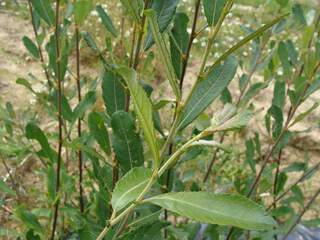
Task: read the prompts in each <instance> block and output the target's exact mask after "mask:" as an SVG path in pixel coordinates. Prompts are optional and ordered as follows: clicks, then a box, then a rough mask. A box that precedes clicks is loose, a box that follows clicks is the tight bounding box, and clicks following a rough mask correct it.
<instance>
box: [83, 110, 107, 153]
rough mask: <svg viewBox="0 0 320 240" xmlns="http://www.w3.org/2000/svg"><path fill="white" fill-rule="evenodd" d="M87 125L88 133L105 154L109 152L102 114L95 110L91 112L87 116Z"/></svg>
mask: <svg viewBox="0 0 320 240" xmlns="http://www.w3.org/2000/svg"><path fill="white" fill-rule="evenodd" d="M88 127H89V129H90V133H91V134H92V136H93V137H94V139H95V140H96V141H97V143H98V144H99V146H100V147H101V149H102V150H103V151H104V152H105V153H106V154H107V155H110V154H111V149H110V141H109V134H108V131H107V129H106V127H105V125H104V120H103V118H102V116H101V115H100V114H99V113H97V112H91V113H90V114H89V116H88Z"/></svg>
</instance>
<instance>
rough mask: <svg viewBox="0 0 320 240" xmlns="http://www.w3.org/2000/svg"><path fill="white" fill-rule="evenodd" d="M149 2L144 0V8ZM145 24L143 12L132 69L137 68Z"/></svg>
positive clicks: (146, 7)
mask: <svg viewBox="0 0 320 240" xmlns="http://www.w3.org/2000/svg"><path fill="white" fill-rule="evenodd" d="M149 2H150V0H144V9H143V10H146V9H148V7H149ZM145 24H146V15H145V14H144V13H143V14H142V20H141V25H140V29H139V36H138V42H137V47H136V52H135V57H134V62H133V69H135V70H136V69H137V68H138V65H139V60H140V51H141V46H142V38H143V35H144V26H145Z"/></svg>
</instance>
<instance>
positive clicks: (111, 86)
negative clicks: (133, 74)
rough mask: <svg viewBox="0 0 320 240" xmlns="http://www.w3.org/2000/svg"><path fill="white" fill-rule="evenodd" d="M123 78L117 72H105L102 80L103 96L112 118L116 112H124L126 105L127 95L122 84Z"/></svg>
mask: <svg viewBox="0 0 320 240" xmlns="http://www.w3.org/2000/svg"><path fill="white" fill-rule="evenodd" d="M120 81H121V76H119V75H117V74H116V73H115V72H111V71H105V72H104V73H103V79H102V96H103V100H104V103H105V106H106V109H107V113H108V114H109V115H110V116H111V115H112V114H113V113H114V112H116V111H120V110H124V109H125V105H126V94H125V89H124V87H123V85H122V84H121V82H120Z"/></svg>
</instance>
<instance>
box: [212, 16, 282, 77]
mask: <svg viewBox="0 0 320 240" xmlns="http://www.w3.org/2000/svg"><path fill="white" fill-rule="evenodd" d="M286 16H288V14H284V15H282V16H280V17H278V18H276V19H274V20H272V21H271V22H269V23H266V24H265V25H263V26H262V27H261V28H258V29H257V30H256V31H254V32H253V33H251V34H249V35H248V36H247V37H245V38H244V39H242V40H241V41H239V42H237V43H236V44H235V45H233V46H232V47H231V48H229V49H228V50H227V51H226V52H225V53H223V54H222V55H221V56H220V57H219V58H218V59H217V60H216V61H215V62H214V64H213V65H212V66H211V67H209V69H208V70H207V71H206V72H207V74H208V75H210V73H211V72H212V71H213V69H214V68H215V67H216V66H217V65H219V64H220V63H221V62H222V61H224V60H225V59H226V58H227V57H228V56H230V55H231V54H232V53H234V52H235V51H237V50H238V49H239V48H241V47H242V46H244V45H245V44H247V43H248V42H250V41H251V40H253V39H256V38H258V37H259V36H261V35H262V34H263V33H264V32H265V31H267V30H268V29H269V28H271V27H272V26H274V25H276V24H277V23H279V22H280V21H281V20H282V19H284V18H285V17H286Z"/></svg>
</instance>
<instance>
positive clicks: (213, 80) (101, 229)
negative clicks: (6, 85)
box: [0, 0, 320, 240]
mask: <svg viewBox="0 0 320 240" xmlns="http://www.w3.org/2000/svg"><path fill="white" fill-rule="evenodd" d="M110 2H112V1H110ZM256 4H257V3H256ZM261 4H263V3H261ZM28 6H29V7H30V13H31V16H30V17H31V19H32V21H31V22H32V24H33V27H34V31H35V32H34V33H35V40H32V39H31V38H30V37H27V36H25V37H23V39H22V42H23V44H24V46H25V47H26V49H27V51H28V52H29V53H30V56H32V57H33V59H34V60H35V61H39V64H40V65H41V66H42V67H43V71H44V73H45V76H35V77H38V80H39V79H41V80H42V78H43V77H45V78H46V81H45V83H44V81H41V82H42V83H43V84H44V85H45V88H43V89H44V90H42V91H37V90H35V89H34V86H33V85H32V84H31V82H30V81H29V80H30V79H28V77H25V78H18V79H17V84H20V85H22V86H24V87H25V88H26V89H27V90H28V91H29V92H30V94H32V96H33V97H34V98H35V99H36V102H37V104H39V105H40V106H41V110H40V112H39V114H32V113H35V112H36V110H35V109H33V108H32V107H30V109H27V110H26V112H30V113H29V114H24V113H20V112H19V113H18V111H19V110H16V109H17V107H16V106H12V104H10V103H9V102H8V103H6V104H2V102H1V105H0V106H1V108H0V122H1V124H2V125H3V126H2V125H1V126H0V136H1V140H0V158H1V159H3V163H4V166H6V165H7V160H8V159H10V160H11V159H15V160H16V161H17V162H19V161H21V159H23V158H27V157H29V156H32V157H34V158H36V159H37V160H39V165H37V167H36V170H35V172H37V173H38V174H39V176H41V179H43V180H44V182H46V183H47V184H46V191H43V190H42V191H39V190H37V191H36V196H33V197H34V202H33V203H32V204H31V205H27V204H23V198H21V194H22V193H21V192H20V190H19V188H18V186H17V183H16V182H15V179H14V177H13V176H12V175H10V171H9V176H10V177H9V178H6V179H4V180H1V179H0V189H1V199H0V200H1V201H0V204H6V199H7V198H13V199H14V200H16V201H15V203H14V204H15V205H14V209H15V210H14V216H15V218H16V219H17V220H19V223H21V224H20V228H21V229H23V231H21V233H16V232H13V231H12V235H15V236H16V235H18V236H17V237H21V238H23V239H52V240H53V239H88V240H90V239H98V240H102V239H195V235H197V234H202V236H201V237H202V238H203V239H225V238H226V239H229V240H230V239H243V238H244V236H248V238H250V239H270V238H268V237H270V236H271V238H273V237H274V236H275V235H277V234H280V235H284V236H287V235H288V234H289V233H290V231H292V229H293V227H294V226H295V225H296V224H298V223H299V221H300V220H301V217H302V216H303V214H304V213H305V211H306V210H307V209H308V208H310V206H311V205H312V203H313V202H314V201H315V199H316V198H317V197H318V195H319V194H320V192H319V191H315V195H314V196H313V197H312V198H310V199H306V198H305V195H304V193H303V191H302V189H301V188H300V186H299V184H301V183H303V182H304V181H307V180H310V179H312V176H313V175H314V174H315V172H317V170H318V168H319V164H316V165H312V164H311V163H310V162H309V161H308V160H306V161H305V162H301V161H299V162H294V163H290V164H289V165H288V166H286V167H283V166H284V163H283V159H282V158H283V156H282V154H283V152H284V151H285V149H286V147H287V145H289V144H290V141H291V140H292V139H293V138H294V137H296V136H298V135H299V131H296V130H294V129H293V127H294V126H296V125H298V124H299V123H301V122H303V121H305V120H306V119H307V118H308V116H310V114H312V113H313V112H314V111H316V109H317V107H318V105H319V103H318V102H314V103H312V104H311V105H310V106H308V107H307V108H305V109H304V110H301V111H300V109H302V108H301V105H302V104H305V103H306V102H308V101H310V99H311V98H310V96H312V94H314V93H315V92H316V91H317V90H318V89H319V88H320V75H319V69H320V40H319V34H320V33H319V25H320V24H319V22H320V16H319V11H318V12H316V13H314V14H313V16H311V15H312V14H309V15H308V19H307V17H306V12H307V11H309V8H307V7H305V6H304V5H301V4H298V3H290V2H289V1H283V0H275V1H268V3H265V5H263V6H266V8H268V7H269V8H270V7H271V6H272V8H273V9H276V10H277V11H273V13H275V12H279V14H276V15H277V16H273V17H268V19H266V20H265V19H263V20H262V19H261V18H260V17H259V18H258V19H256V20H257V21H255V22H258V24H254V25H253V27H252V28H251V27H247V26H245V27H242V28H241V33H242V36H243V37H241V38H240V39H239V41H238V40H237V41H234V42H232V43H230V44H224V45H223V43H224V36H225V35H224V29H225V28H226V27H227V26H228V25H236V24H235V23H234V22H232V18H233V14H237V11H238V10H237V9H238V8H239V6H240V5H239V3H237V1H233V0H214V1H208V0H203V1H200V0H196V1H195V6H194V7H190V3H184V2H183V1H179V0H165V1H162V0H152V1H149V0H145V1H143V0H132V1H127V0H122V1H119V3H118V5H117V6H119V9H116V10H115V11H116V14H118V16H115V15H116V14H115V13H114V12H112V11H113V10H112V11H111V9H115V8H114V6H112V4H111V3H109V4H107V5H105V4H96V2H95V1H92V0H76V1H59V0H57V1H56V3H55V4H53V1H51V0H41V1H40V0H32V1H29V5H28ZM106 6H107V7H106ZM192 6H193V5H192ZM189 8H192V11H190V10H189ZM92 12H94V13H96V15H97V17H98V18H99V19H100V22H99V24H100V25H101V27H102V28H103V29H104V30H105V31H103V32H95V31H94V30H92V29H90V27H89V26H88V22H90V21H91V15H92V14H91V13H92ZM273 15H275V14H273ZM119 16H120V17H119ZM310 16H311V17H310ZM310 19H311V20H310ZM117 20H119V22H118V21H117ZM189 28H190V29H191V31H189ZM292 29H295V32H292ZM297 29H299V34H298V33H297V31H298V30H297ZM126 31H127V32H126ZM126 33H128V35H130V37H131V39H127V37H126ZM296 34H298V36H297V37H296V38H295V40H294V41H293V40H292V38H291V37H292V36H293V35H296ZM233 35H234V37H235V38H236V39H238V36H237V34H236V33H234V34H233ZM101 39H104V40H103V41H101ZM199 39H202V43H203V44H204V45H201V44H200V45H199V44H198V42H199ZM203 39H204V40H203ZM219 44H220V45H221V46H223V47H221V48H219V47H218V46H219ZM248 46H250V47H248ZM247 51H250V56H244V52H247ZM88 52H89V53H90V54H91V56H93V58H94V59H95V60H96V61H98V62H99V63H100V66H99V68H100V69H99V71H100V73H101V74H100V75H99V76H98V77H97V78H95V77H94V76H90V75H89V76H88V74H86V73H83V72H82V70H83V68H82V65H81V64H80V63H81V61H80V60H81V59H82V58H83V56H85V54H88ZM199 52H200V54H197V53H199ZM43 55H44V56H45V57H43ZM199 55H200V56H199ZM202 55H203V56H202ZM201 57H202V62H201V63H200V66H199V67H198V65H199V64H198V65H197V64H195V67H194V68H196V74H194V75H193V76H192V79H191V80H192V81H190V79H188V78H187V71H188V70H189V68H190V66H191V64H190V63H191V62H192V63H194V62H196V61H195V60H198V59H199V58H201ZM193 61H194V62H193ZM158 75H160V77H159V79H160V80H159V79H156V76H158ZM255 75H259V76H263V77H262V78H257V79H255V78H254V76H255ZM159 81H162V82H161V84H160V83H159ZM186 82H187V83H188V85H191V89H187V87H186V85H187V84H186ZM52 83H53V84H52ZM161 87H162V88H163V89H161ZM270 89H273V94H271V95H273V96H272V99H270V101H269V102H268V99H267V98H265V101H264V106H263V107H264V108H265V110H262V111H261V109H259V106H257V105H256V104H255V103H256V96H259V95H260V94H261V95H265V93H264V91H270ZM163 92H164V93H163ZM40 113H41V115H40ZM17 114H23V115H22V116H23V117H22V118H23V121H21V118H19V117H18V116H17ZM33 115H34V116H33ZM253 118H255V119H258V120H260V122H262V121H261V119H263V120H264V127H265V129H263V130H261V129H260V128H258V127H257V128H255V126H254V125H253V124H252V121H251V120H252V119H253ZM45 121H48V122H51V123H54V124H55V126H57V127H45V126H44V125H43V124H44V122H45ZM248 126H250V127H248ZM310 129H311V127H310ZM237 139H239V140H237ZM299 160H300V159H299ZM291 172H299V173H301V177H300V178H298V179H297V181H295V182H293V183H292V182H291V181H290V184H289V181H288V178H289V176H290V173H291ZM199 179H203V181H201V180H199ZM265 195H269V196H270V197H269V198H265V197H264V196H265ZM296 204H298V205H299V207H298V208H297V207H295V206H296ZM299 208H301V209H303V210H302V211H299ZM290 219H298V220H297V221H295V222H292V221H288V220H290ZM314 221H315V222H316V221H318V222H319V219H314ZM204 228H205V230H204V231H203V229H204ZM0 230H1V229H0ZM265 236H267V237H265Z"/></svg>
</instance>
